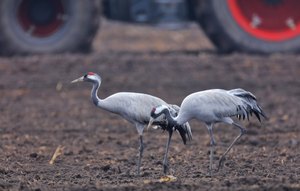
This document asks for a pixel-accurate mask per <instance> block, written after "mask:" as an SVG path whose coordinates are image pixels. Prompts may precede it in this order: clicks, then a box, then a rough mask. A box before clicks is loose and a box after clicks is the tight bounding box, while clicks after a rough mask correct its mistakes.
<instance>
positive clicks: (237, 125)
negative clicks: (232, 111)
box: [217, 122, 246, 171]
mask: <svg viewBox="0 0 300 191" xmlns="http://www.w3.org/2000/svg"><path fill="white" fill-rule="evenodd" d="M232 125H234V126H235V127H238V128H239V129H240V131H241V132H240V134H239V135H238V136H237V137H236V138H235V139H234V140H233V142H232V143H231V144H230V146H229V147H228V148H227V150H226V151H225V153H224V154H223V155H222V157H221V159H220V160H219V165H218V169H217V171H219V169H220V167H221V166H222V164H223V161H224V159H225V156H226V154H227V153H228V152H229V151H230V149H231V148H232V147H233V145H234V144H235V143H236V142H237V141H238V140H239V139H240V138H241V136H243V135H244V134H245V133H246V129H245V128H244V127H242V126H241V125H239V124H237V123H234V122H233V123H232Z"/></svg>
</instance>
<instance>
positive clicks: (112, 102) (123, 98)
mask: <svg viewBox="0 0 300 191" xmlns="http://www.w3.org/2000/svg"><path fill="white" fill-rule="evenodd" d="M81 81H85V82H90V83H92V84H93V88H92V91H91V98H92V101H93V103H94V104H95V105H96V106H97V107H99V108H102V109H104V110H106V111H109V112H112V113H115V114H118V115H120V116H122V117H123V118H124V119H126V120H127V121H129V122H131V123H132V124H134V125H135V127H136V129H137V132H138V134H139V142H140V146H139V157H138V164H137V165H138V169H137V174H138V175H139V174H140V166H141V159H142V155H143V150H144V144H143V131H144V128H145V127H146V126H147V124H148V123H149V120H150V112H149V111H150V110H151V109H152V108H153V107H155V106H157V105H166V107H168V109H169V111H170V113H171V115H172V116H174V117H175V116H176V115H177V111H178V110H179V107H178V106H176V105H169V104H167V103H166V102H165V101H163V100H162V99H160V98H158V97H154V96H151V95H148V94H143V93H133V92H119V93H116V94H113V95H111V96H109V97H107V98H105V99H100V98H99V97H98V95H97V92H98V90H99V87H100V85H101V77H100V76H99V75H98V74H96V73H93V72H89V73H87V74H85V75H84V76H82V77H80V78H78V79H76V80H73V81H72V82H71V83H75V82H81ZM166 122H167V121H166V119H164V118H163V117H160V118H158V119H157V120H155V121H154V123H153V124H154V125H156V126H160V127H161V128H162V129H163V130H167V131H168V132H169V137H168V141H167V144H166V151H165V155H164V160H163V169H164V173H166V172H167V169H168V161H167V156H168V151H169V146H170V141H171V137H172V133H173V131H174V130H177V131H178V132H179V133H180V135H181V138H182V140H183V142H184V144H186V141H187V138H188V139H189V140H190V139H191V138H192V132H191V128H190V126H189V124H188V122H187V123H183V124H181V125H178V126H173V127H171V126H168V125H167V123H166Z"/></svg>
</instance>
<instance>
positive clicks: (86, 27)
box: [0, 0, 100, 55]
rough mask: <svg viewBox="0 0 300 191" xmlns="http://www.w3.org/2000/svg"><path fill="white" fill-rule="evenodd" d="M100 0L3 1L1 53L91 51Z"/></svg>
mask: <svg viewBox="0 0 300 191" xmlns="http://www.w3.org/2000/svg"><path fill="white" fill-rule="evenodd" d="M99 12H100V3H99V0H88V1H87V0H85V1H82V0H1V1H0V54H2V55H14V54H21V55H24V54H31V53H61V52H88V51H89V50H90V48H91V43H92V40H93V38H94V36H95V34H96V32H97V29H98V26H99V15H100V13H99Z"/></svg>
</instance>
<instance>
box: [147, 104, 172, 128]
mask: <svg viewBox="0 0 300 191" xmlns="http://www.w3.org/2000/svg"><path fill="white" fill-rule="evenodd" d="M168 112H170V109H169V108H168V107H167V106H165V105H160V106H157V107H154V108H153V109H152V110H151V113H150V120H149V124H148V128H149V127H150V126H151V125H152V123H153V122H154V120H155V119H156V118H158V117H159V116H161V115H162V114H166V113H168Z"/></svg>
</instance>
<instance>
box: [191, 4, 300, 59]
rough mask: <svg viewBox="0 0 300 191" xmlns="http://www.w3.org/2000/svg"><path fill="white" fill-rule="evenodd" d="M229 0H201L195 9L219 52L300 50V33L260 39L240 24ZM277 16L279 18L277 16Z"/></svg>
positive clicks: (201, 23) (264, 52)
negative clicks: (279, 38)
mask: <svg viewBox="0 0 300 191" xmlns="http://www.w3.org/2000/svg"><path fill="white" fill-rule="evenodd" d="M228 2H229V1H228V0H221V1H220V0H197V6H196V10H195V12H196V18H197V21H198V23H199V24H200V25H201V27H202V28H203V30H204V32H205V33H206V35H207V36H208V37H209V39H210V40H211V41H212V42H213V44H214V45H215V46H216V47H217V49H218V51H219V52H221V53H230V52H233V51H240V52H248V53H263V54H269V53H274V52H289V53H295V52H300V33H298V34H296V35H295V36H294V37H293V38H289V39H284V40H277V41H272V40H267V39H263V38H258V37H256V36H254V35H253V34H250V33H249V32H247V31H246V30H244V29H243V27H241V26H240V25H239V23H238V22H237V21H236V20H235V18H234V17H233V15H232V12H231V11H230V9H229V5H228ZM248 2H249V3H251V1H248ZM248 2H247V3H248ZM262 2H263V1H262ZM270 2H271V3H272V1H270ZM274 2H275V3H276V2H277V1H274ZM274 2H273V3H274ZM278 2H281V1H278ZM298 2H299V1H298ZM299 5H300V4H299ZM279 6H280V5H279ZM298 7H299V6H298ZM274 19H275V20H276V18H275V17H274ZM298 26H299V25H298Z"/></svg>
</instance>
